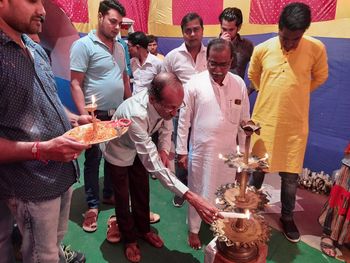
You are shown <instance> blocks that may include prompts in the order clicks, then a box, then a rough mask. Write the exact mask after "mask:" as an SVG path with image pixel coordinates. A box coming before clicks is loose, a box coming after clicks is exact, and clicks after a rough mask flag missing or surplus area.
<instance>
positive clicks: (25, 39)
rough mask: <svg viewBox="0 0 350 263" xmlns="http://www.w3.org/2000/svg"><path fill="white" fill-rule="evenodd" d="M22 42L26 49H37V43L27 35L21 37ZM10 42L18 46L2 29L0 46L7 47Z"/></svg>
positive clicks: (0, 31)
mask: <svg viewBox="0 0 350 263" xmlns="http://www.w3.org/2000/svg"><path fill="white" fill-rule="evenodd" d="M21 38H22V41H23V43H24V45H25V46H26V47H30V48H35V45H36V44H35V42H34V41H33V40H32V39H31V38H30V37H29V36H27V35H26V34H22V35H21ZM9 42H13V43H15V44H16V45H18V44H17V43H16V42H15V41H13V39H11V38H10V37H9V36H8V35H6V33H5V32H4V31H2V30H1V29H0V44H1V45H3V46H5V45H6V44H8V43H9ZM18 46H19V45H18Z"/></svg>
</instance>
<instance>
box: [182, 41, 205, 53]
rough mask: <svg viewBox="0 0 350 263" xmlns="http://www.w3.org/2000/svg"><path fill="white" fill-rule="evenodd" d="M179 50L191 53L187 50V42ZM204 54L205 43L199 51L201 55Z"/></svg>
mask: <svg viewBox="0 0 350 263" xmlns="http://www.w3.org/2000/svg"><path fill="white" fill-rule="evenodd" d="M179 50H180V51H184V52H187V53H189V52H188V50H187V47H186V44H185V42H183V43H182V44H181V46H180V47H179ZM202 52H205V46H204V45H203V43H202V44H201V49H200V50H199V53H202Z"/></svg>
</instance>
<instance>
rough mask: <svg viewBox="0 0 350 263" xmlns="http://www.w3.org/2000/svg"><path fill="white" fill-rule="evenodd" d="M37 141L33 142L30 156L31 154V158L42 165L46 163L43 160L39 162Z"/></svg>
mask: <svg viewBox="0 0 350 263" xmlns="http://www.w3.org/2000/svg"><path fill="white" fill-rule="evenodd" d="M39 143H40V142H39V141H38V142H35V143H34V144H33V146H32V154H33V158H34V159H35V160H38V161H41V162H43V163H47V161H45V160H41V159H40V147H39Z"/></svg>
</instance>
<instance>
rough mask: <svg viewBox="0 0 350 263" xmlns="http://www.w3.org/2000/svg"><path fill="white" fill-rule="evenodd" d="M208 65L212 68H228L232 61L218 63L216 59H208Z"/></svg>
mask: <svg viewBox="0 0 350 263" xmlns="http://www.w3.org/2000/svg"><path fill="white" fill-rule="evenodd" d="M208 66H209V67H211V68H226V67H229V66H231V61H227V62H223V63H217V62H215V61H212V60H208Z"/></svg>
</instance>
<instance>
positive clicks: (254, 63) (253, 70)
mask: <svg viewBox="0 0 350 263" xmlns="http://www.w3.org/2000/svg"><path fill="white" fill-rule="evenodd" d="M261 53H262V52H261V47H260V48H259V47H256V48H255V49H254V51H253V55H252V57H251V59H250V64H249V69H248V78H249V80H250V82H251V83H252V84H253V87H254V89H255V90H257V91H258V90H259V88H260V78H261V73H262V60H261Z"/></svg>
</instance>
